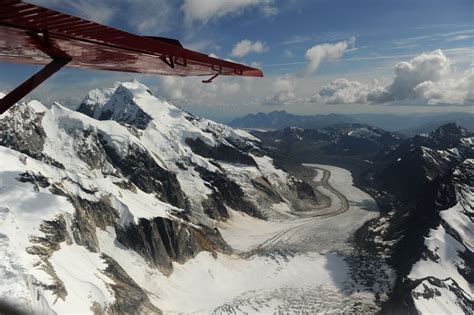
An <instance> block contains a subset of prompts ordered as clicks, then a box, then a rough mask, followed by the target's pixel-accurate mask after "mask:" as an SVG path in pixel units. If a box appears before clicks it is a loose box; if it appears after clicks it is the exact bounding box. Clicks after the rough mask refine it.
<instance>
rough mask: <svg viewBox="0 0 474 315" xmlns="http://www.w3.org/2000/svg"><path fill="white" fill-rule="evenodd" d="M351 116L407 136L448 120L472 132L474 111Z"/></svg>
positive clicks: (432, 128)
mask: <svg viewBox="0 0 474 315" xmlns="http://www.w3.org/2000/svg"><path fill="white" fill-rule="evenodd" d="M352 117H353V118H354V119H357V120H359V121H361V122H364V123H366V124H369V125H372V126H377V127H379V128H382V129H385V130H389V131H397V132H399V133H402V134H404V135H407V136H414V135H416V134H420V133H429V132H431V131H433V130H435V129H436V128H438V127H440V126H442V125H444V124H447V123H449V122H455V123H456V124H458V125H460V126H462V127H464V128H466V129H468V130H469V131H472V132H474V113H472V114H470V113H433V114H426V113H425V114H354V115H352Z"/></svg>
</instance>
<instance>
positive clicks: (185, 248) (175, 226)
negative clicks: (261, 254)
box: [117, 218, 230, 275]
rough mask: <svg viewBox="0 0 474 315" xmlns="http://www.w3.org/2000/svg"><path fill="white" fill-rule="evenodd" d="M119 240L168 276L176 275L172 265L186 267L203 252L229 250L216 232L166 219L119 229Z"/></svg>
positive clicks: (145, 221)
mask: <svg viewBox="0 0 474 315" xmlns="http://www.w3.org/2000/svg"><path fill="white" fill-rule="evenodd" d="M117 240H118V241H119V242H121V243H122V244H124V245H125V246H127V247H128V248H131V249H133V250H134V251H136V252H137V253H139V254H140V255H141V256H142V257H144V258H145V259H146V260H147V261H149V262H150V263H151V264H152V265H154V266H155V267H157V268H159V269H160V270H161V271H162V272H163V273H164V274H166V275H169V274H170V273H171V272H172V271H173V266H172V262H173V261H176V262H179V263H181V264H182V263H185V262H186V261H187V260H189V259H190V258H192V257H194V256H196V255H197V254H198V253H199V252H201V251H203V250H205V251H209V252H215V251H220V252H222V251H224V252H226V251H227V252H228V251H229V250H230V248H229V246H228V245H226V244H225V242H224V240H223V239H222V237H221V236H220V234H219V232H218V231H217V230H214V229H210V228H206V227H203V226H201V227H200V228H199V229H197V228H195V227H191V226H189V225H187V224H184V223H182V222H177V221H174V220H170V219H165V218H154V219H153V220H146V219H140V221H139V223H138V224H136V225H129V226H127V227H126V228H125V229H119V230H118V231H117Z"/></svg>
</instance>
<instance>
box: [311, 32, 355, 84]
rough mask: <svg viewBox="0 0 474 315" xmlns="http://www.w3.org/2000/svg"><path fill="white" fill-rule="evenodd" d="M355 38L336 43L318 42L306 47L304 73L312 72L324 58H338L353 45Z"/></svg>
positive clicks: (333, 59)
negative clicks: (306, 62)
mask: <svg viewBox="0 0 474 315" xmlns="http://www.w3.org/2000/svg"><path fill="white" fill-rule="evenodd" d="M355 40H356V39H355V37H351V38H350V39H349V40H345V41H342V42H338V43H336V44H320V45H316V46H313V47H311V48H310V49H308V50H307V51H306V53H305V58H306V60H308V61H309V63H308V65H307V66H306V68H305V70H304V75H310V74H312V73H314V72H315V71H316V70H317V69H318V67H319V65H320V64H321V62H323V61H324V60H332V61H335V60H339V59H340V58H341V57H342V55H343V54H344V52H345V51H346V50H347V48H349V47H352V46H354V45H355Z"/></svg>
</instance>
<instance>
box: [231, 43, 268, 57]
mask: <svg viewBox="0 0 474 315" xmlns="http://www.w3.org/2000/svg"><path fill="white" fill-rule="evenodd" d="M267 50H268V48H267V47H266V46H265V43H263V42H261V41H259V40H257V41H255V42H251V41H250V40H248V39H244V40H242V41H240V42H238V43H237V44H235V46H234V48H233V49H232V52H231V56H232V57H239V58H242V57H244V56H247V55H248V54H250V53H257V54H260V53H263V52H265V51H267Z"/></svg>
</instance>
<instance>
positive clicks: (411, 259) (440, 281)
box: [367, 124, 474, 314]
mask: <svg viewBox="0 0 474 315" xmlns="http://www.w3.org/2000/svg"><path fill="white" fill-rule="evenodd" d="M473 139H474V137H473V135H472V134H469V133H468V132H467V131H466V130H465V129H463V128H460V127H459V126H456V125H454V124H448V125H445V126H442V127H440V128H439V129H437V130H435V131H434V132H432V133H431V134H430V135H429V136H424V137H421V136H416V137H414V138H412V139H408V140H406V141H405V142H404V143H402V144H400V145H398V146H395V147H393V148H391V149H389V150H386V151H384V152H380V153H379V154H378V155H377V158H376V161H379V162H381V166H382V167H380V168H379V169H378V170H377V171H376V172H373V173H372V174H371V176H372V183H373V186H375V187H376V191H381V192H385V193H386V194H387V195H389V197H388V198H386V197H383V198H386V199H387V200H391V202H389V203H387V204H386V205H385V207H386V208H388V209H389V210H392V211H391V212H389V213H388V214H387V216H385V217H383V218H382V219H381V220H379V221H375V222H373V223H372V226H371V227H369V230H368V232H369V233H368V235H367V240H369V242H371V244H372V245H374V248H377V250H378V251H379V252H383V253H384V255H389V256H390V259H391V262H392V264H393V266H394V267H395V268H396V270H397V281H396V286H395V288H394V290H393V294H392V297H391V299H390V300H389V301H388V302H387V303H386V304H385V306H384V309H383V312H384V313H389V314H392V313H394V314H397V313H400V312H403V313H413V314H414V313H416V312H417V311H420V312H434V311H436V310H437V309H439V305H444V306H443V307H446V309H449V310H450V312H465V311H466V310H469V309H472V307H473V305H472V302H471V301H472V298H473V297H472V291H471V290H470V289H469V285H468V283H472V280H473V279H472V269H471V268H470V267H468V268H466V267H465V266H470V265H472V262H473V261H474V254H473V252H472V247H471V246H470V245H469V243H470V242H471V241H470V240H469V236H468V235H466V233H465V231H466V229H467V230H471V229H472V228H473V222H474V221H473V217H474V216H473V215H472V213H473V207H472V204H471V202H472V201H470V200H471V199H472V192H473V191H474V182H473V180H472V178H473V177H474V167H473V160H472V157H473V156H474V146H473V143H474V142H473ZM460 222H462V223H460ZM446 253H452V255H451V254H449V255H448V254H446ZM470 291H471V292H470Z"/></svg>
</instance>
